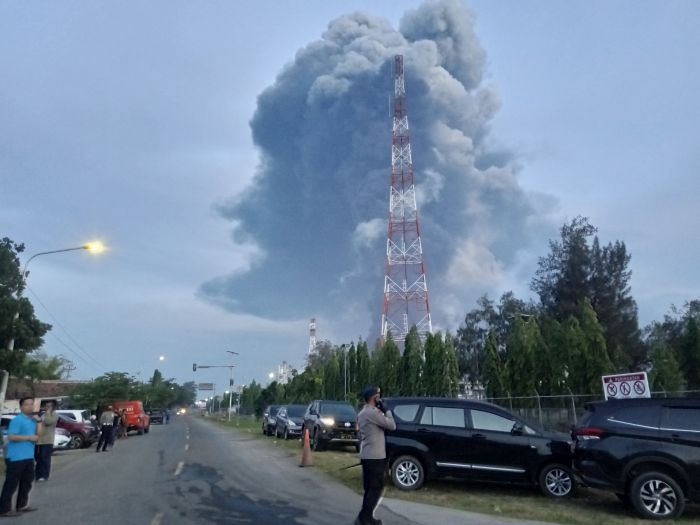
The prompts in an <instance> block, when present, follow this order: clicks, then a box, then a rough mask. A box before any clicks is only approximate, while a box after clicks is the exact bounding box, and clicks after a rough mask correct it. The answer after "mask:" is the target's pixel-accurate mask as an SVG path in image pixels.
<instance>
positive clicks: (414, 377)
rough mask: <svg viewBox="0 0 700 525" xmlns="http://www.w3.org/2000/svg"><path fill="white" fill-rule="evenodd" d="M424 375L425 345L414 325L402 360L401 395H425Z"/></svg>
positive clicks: (404, 348)
mask: <svg viewBox="0 0 700 525" xmlns="http://www.w3.org/2000/svg"><path fill="white" fill-rule="evenodd" d="M422 374H423V344H422V342H421V340H420V334H419V333H418V329H417V328H416V326H415V325H413V326H412V327H411V329H410V330H409V332H408V335H407V336H406V341H405V342H404V347H403V356H402V358H401V384H400V393H401V395H404V396H420V395H423V385H422V379H421V377H422Z"/></svg>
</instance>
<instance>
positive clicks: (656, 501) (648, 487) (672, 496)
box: [629, 472, 685, 520]
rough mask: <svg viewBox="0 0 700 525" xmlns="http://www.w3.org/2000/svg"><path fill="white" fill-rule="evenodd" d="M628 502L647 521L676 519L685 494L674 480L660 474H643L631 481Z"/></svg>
mask: <svg viewBox="0 0 700 525" xmlns="http://www.w3.org/2000/svg"><path fill="white" fill-rule="evenodd" d="M629 498H630V502H631V503H632V505H633V506H634V508H635V510H636V511H637V512H638V513H639V514H640V515H641V516H642V517H644V518H647V519H657V520H660V519H669V518H677V517H678V516H680V515H681V514H682V513H683V508H684V507H685V494H683V490H682V489H681V487H680V486H679V485H678V483H677V482H676V480H675V479H673V478H672V477H671V476H668V475H666V474H662V473H661V472H644V473H643V474H640V475H639V476H637V477H636V478H634V479H633V480H632V484H631V485H630V489H629Z"/></svg>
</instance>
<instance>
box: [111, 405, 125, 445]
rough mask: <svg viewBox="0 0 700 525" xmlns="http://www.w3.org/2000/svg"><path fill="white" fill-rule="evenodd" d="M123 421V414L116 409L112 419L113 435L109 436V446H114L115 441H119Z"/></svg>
mask: <svg viewBox="0 0 700 525" xmlns="http://www.w3.org/2000/svg"><path fill="white" fill-rule="evenodd" d="M121 422H122V414H121V412H119V410H115V411H114V419H113V420H112V435H111V436H110V438H109V446H110V447H111V448H114V443H116V441H117V433H118V432H119V427H120V426H121Z"/></svg>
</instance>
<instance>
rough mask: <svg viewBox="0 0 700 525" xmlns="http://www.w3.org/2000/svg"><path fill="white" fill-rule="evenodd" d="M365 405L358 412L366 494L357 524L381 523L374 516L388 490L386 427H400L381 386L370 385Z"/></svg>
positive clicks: (361, 459)
mask: <svg viewBox="0 0 700 525" xmlns="http://www.w3.org/2000/svg"><path fill="white" fill-rule="evenodd" d="M362 395H363V397H364V399H365V406H364V407H363V409H362V411H360V413H359V415H358V416H357V424H358V426H359V427H360V439H361V441H360V461H361V462H362V485H363V487H364V489H365V495H364V497H363V499H362V510H361V511H360V514H359V515H358V516H357V519H356V520H355V525H380V524H381V521H380V520H377V519H375V518H374V509H375V508H376V507H377V504H378V503H379V499H380V498H381V497H382V492H383V491H384V476H385V474H386V443H385V439H384V431H385V430H396V422H395V421H394V417H393V416H392V414H391V411H390V410H385V409H384V407H383V405H382V401H381V398H380V391H379V388H377V387H376V386H368V387H367V388H365V391H364V392H363V394H362Z"/></svg>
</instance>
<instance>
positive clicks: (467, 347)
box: [455, 292, 538, 380]
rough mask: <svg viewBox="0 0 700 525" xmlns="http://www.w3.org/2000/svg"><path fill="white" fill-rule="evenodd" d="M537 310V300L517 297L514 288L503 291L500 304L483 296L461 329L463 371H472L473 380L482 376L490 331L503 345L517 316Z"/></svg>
mask: <svg viewBox="0 0 700 525" xmlns="http://www.w3.org/2000/svg"><path fill="white" fill-rule="evenodd" d="M537 313H538V310H537V307H536V306H535V305H534V304H532V303H526V302H525V301H522V300H520V299H518V298H516V297H515V295H514V294H513V292H506V293H504V294H503V295H501V297H500V299H499V302H498V304H496V303H495V302H494V301H492V300H490V299H489V298H488V297H487V296H486V295H484V296H483V297H481V298H479V299H478V301H477V308H475V309H474V310H472V311H470V312H469V313H467V315H466V317H465V318H464V325H463V326H461V327H460V328H459V330H457V338H456V340H455V349H456V351H457V356H458V358H459V367H460V373H461V374H469V376H470V377H471V378H472V380H481V379H482V371H483V366H484V359H485V356H486V339H487V336H488V333H489V332H490V331H492V330H493V332H494V334H495V336H496V341H497V342H498V344H499V348H501V347H503V346H505V341H506V339H507V337H508V334H509V333H510V331H511V327H512V325H513V322H514V320H515V318H516V317H517V316H519V315H536V314H537Z"/></svg>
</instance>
